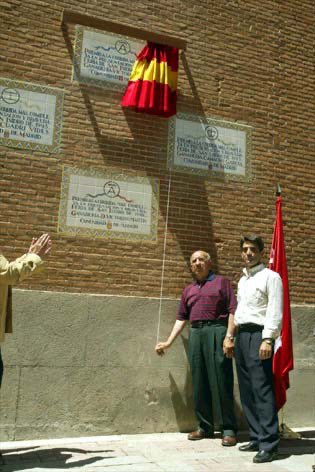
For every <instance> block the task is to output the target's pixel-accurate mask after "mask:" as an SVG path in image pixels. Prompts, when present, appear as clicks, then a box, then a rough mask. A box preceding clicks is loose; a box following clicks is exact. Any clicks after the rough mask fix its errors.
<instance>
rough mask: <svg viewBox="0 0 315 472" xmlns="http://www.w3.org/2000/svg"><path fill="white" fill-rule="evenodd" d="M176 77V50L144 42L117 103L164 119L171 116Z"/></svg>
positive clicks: (174, 99)
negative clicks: (119, 101)
mask: <svg viewBox="0 0 315 472" xmlns="http://www.w3.org/2000/svg"><path fill="white" fill-rule="evenodd" d="M177 80H178V49H177V48H174V47H171V46H164V45H162V44H155V43H148V44H147V45H146V46H145V47H144V48H143V49H142V51H141V52H140V53H139V54H138V56H137V60H136V62H135V64H134V66H133V69H132V71H131V74H130V78H129V82H128V85H127V88H126V91H125V93H124V96H123V98H122V100H121V105H122V106H123V107H129V108H134V110H135V111H137V112H142V113H150V114H153V115H159V116H164V117H166V118H168V117H170V116H172V115H175V114H176V100H177Z"/></svg>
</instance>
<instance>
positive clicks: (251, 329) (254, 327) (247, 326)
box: [237, 323, 264, 333]
mask: <svg viewBox="0 0 315 472" xmlns="http://www.w3.org/2000/svg"><path fill="white" fill-rule="evenodd" d="M263 329H264V327H263V326H261V325H258V324H255V323H244V324H240V325H238V327H237V331H238V332H239V333H240V332H242V331H247V332H248V333H256V331H262V330H263Z"/></svg>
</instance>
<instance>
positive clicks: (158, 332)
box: [156, 169, 172, 343]
mask: <svg viewBox="0 0 315 472" xmlns="http://www.w3.org/2000/svg"><path fill="white" fill-rule="evenodd" d="M171 182H172V170H171V169H170V177H169V180H168V191H167V205H166V218H165V231H164V247H163V262H162V274H161V288H160V306H159V316H158V327H157V334H156V342H157V343H158V341H159V337H160V325H161V312H162V298H163V287H164V269H165V256H166V242H167V229H168V213H169V208H170V194H171Z"/></svg>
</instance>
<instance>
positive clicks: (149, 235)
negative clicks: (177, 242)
mask: <svg viewBox="0 0 315 472" xmlns="http://www.w3.org/2000/svg"><path fill="white" fill-rule="evenodd" d="M158 198H159V183H158V180H156V179H151V178H148V177H143V176H136V175H128V174H124V173H122V172H117V171H113V172H111V171H108V172H104V173H102V172H99V171H96V170H92V169H89V170H83V169H77V168H74V167H67V166H65V167H64V171H63V179H62V188H61V199H60V210H59V228H58V231H59V232H60V233H66V234H73V235H76V234H79V235H82V236H89V237H93V238H94V237H103V238H115V239H137V240H155V239H156V232H157V219H158Z"/></svg>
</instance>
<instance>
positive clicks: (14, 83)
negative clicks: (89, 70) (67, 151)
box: [0, 77, 65, 154]
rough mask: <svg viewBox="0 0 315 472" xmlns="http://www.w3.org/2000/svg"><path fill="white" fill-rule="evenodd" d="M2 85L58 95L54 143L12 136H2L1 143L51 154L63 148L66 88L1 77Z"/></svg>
mask: <svg viewBox="0 0 315 472" xmlns="http://www.w3.org/2000/svg"><path fill="white" fill-rule="evenodd" d="M0 85H1V86H5V87H10V88H18V89H22V90H29V91H31V92H37V93H45V94H46V95H55V96H56V107H55V119H54V124H53V127H54V128H53V141H52V144H40V143H29V142H27V141H19V140H18V139H12V138H5V137H3V138H1V137H0V145H3V146H7V147H12V148H15V149H27V150H32V151H42V152H47V153H49V154H55V153H59V152H60V148H61V134H62V127H63V104H64V94H65V91H64V89H59V88H56V87H50V86H48V85H41V84H35V83H33V82H25V81H21V80H15V79H7V78H3V77H0Z"/></svg>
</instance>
